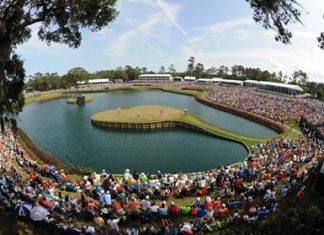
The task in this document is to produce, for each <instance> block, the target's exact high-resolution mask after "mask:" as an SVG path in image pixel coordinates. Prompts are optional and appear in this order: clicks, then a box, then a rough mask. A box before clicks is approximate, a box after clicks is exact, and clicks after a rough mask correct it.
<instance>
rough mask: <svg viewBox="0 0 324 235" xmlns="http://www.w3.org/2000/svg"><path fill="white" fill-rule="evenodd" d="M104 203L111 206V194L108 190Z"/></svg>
mask: <svg viewBox="0 0 324 235" xmlns="http://www.w3.org/2000/svg"><path fill="white" fill-rule="evenodd" d="M103 200H104V204H105V205H107V206H111V204H112V202H111V195H110V192H109V191H106V193H105V194H104V198H103Z"/></svg>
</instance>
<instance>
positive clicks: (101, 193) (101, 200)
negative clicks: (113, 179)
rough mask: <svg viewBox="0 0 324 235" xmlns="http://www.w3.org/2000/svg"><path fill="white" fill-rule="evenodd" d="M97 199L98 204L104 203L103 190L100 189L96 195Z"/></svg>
mask: <svg viewBox="0 0 324 235" xmlns="http://www.w3.org/2000/svg"><path fill="white" fill-rule="evenodd" d="M98 200H99V203H100V204H105V191H104V190H101V191H100V193H99V195H98Z"/></svg>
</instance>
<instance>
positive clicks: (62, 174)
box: [60, 169, 67, 181]
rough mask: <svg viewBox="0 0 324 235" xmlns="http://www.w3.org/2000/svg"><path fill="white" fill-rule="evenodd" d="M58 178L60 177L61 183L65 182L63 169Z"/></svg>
mask: <svg viewBox="0 0 324 235" xmlns="http://www.w3.org/2000/svg"><path fill="white" fill-rule="evenodd" d="M60 177H61V180H62V181H66V178H67V177H66V174H65V173H64V170H63V169H61V173H60Z"/></svg>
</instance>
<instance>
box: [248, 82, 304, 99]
mask: <svg viewBox="0 0 324 235" xmlns="http://www.w3.org/2000/svg"><path fill="white" fill-rule="evenodd" d="M243 85H244V86H245V87H255V88H257V89H260V90H266V91H271V92H277V93H283V94H286V95H301V94H304V93H305V92H304V90H303V89H302V88H301V87H300V86H298V85H292V84H286V83H280V82H264V81H255V80H246V81H244V83H243Z"/></svg>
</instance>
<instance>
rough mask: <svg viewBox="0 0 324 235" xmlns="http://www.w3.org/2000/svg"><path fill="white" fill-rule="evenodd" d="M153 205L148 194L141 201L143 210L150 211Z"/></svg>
mask: <svg viewBox="0 0 324 235" xmlns="http://www.w3.org/2000/svg"><path fill="white" fill-rule="evenodd" d="M150 206H151V201H150V196H149V195H147V196H146V197H145V198H144V199H143V200H142V201H141V209H142V210H143V211H148V209H149V208H150Z"/></svg>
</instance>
